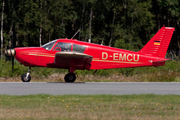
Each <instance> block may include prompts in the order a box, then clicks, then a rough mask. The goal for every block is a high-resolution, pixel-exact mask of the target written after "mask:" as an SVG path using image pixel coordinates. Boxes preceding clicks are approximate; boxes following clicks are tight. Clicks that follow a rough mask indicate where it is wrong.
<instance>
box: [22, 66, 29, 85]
mask: <svg viewBox="0 0 180 120" xmlns="http://www.w3.org/2000/svg"><path fill="white" fill-rule="evenodd" d="M30 73H31V67H29V70H28V72H27V73H25V74H23V75H22V76H21V80H22V81H23V82H30V81H31V76H30Z"/></svg>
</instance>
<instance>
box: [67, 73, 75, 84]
mask: <svg viewBox="0 0 180 120" xmlns="http://www.w3.org/2000/svg"><path fill="white" fill-rule="evenodd" d="M64 80H65V81H66V82H74V81H75V80H76V75H75V74H74V73H68V74H66V75H65V77H64Z"/></svg>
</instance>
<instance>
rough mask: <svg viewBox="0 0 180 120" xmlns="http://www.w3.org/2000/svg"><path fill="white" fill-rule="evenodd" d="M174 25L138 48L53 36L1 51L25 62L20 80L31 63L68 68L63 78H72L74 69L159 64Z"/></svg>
mask: <svg viewBox="0 0 180 120" xmlns="http://www.w3.org/2000/svg"><path fill="white" fill-rule="evenodd" d="M174 29H175V28H172V27H162V28H161V29H160V30H159V31H158V32H157V33H156V34H155V35H154V37H153V38H152V39H151V40H150V41H149V42H148V43H147V44H146V45H145V46H144V47H143V48H142V49H141V50H140V51H138V52H134V51H128V50H124V49H119V48H113V47H108V46H103V45H98V44H93V43H87V42H82V41H78V40H75V39H57V40H53V41H51V42H49V43H47V44H45V45H43V46H42V47H19V48H15V49H9V50H7V51H6V52H5V54H6V55H8V56H15V58H16V59H17V60H18V61H19V62H20V63H22V64H23V65H24V66H29V70H28V72H27V73H26V74H23V75H22V76H21V79H22V81H23V82H29V81H30V80H31V76H30V71H31V67H36V66H37V67H49V68H62V69H69V73H68V74H66V75H65V77H64V80H65V81H66V82H74V81H75V80H76V75H75V74H74V71H75V70H77V69H79V70H85V69H86V70H92V69H93V70H99V69H112V68H127V67H144V66H163V65H164V64H165V62H166V61H167V60H170V59H166V58H165V55H166V51H167V49H168V46H169V43H170V41H171V37H172V35H173V32H174Z"/></svg>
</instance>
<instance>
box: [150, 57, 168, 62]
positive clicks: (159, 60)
mask: <svg viewBox="0 0 180 120" xmlns="http://www.w3.org/2000/svg"><path fill="white" fill-rule="evenodd" d="M168 60H171V58H168V59H158V60H154V61H153V63H160V62H166V61H168Z"/></svg>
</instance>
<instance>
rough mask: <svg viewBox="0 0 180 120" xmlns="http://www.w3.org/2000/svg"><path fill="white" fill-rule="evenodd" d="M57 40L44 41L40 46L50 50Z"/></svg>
mask: <svg viewBox="0 0 180 120" xmlns="http://www.w3.org/2000/svg"><path fill="white" fill-rule="evenodd" d="M56 41H57V40H53V41H51V42H49V43H46V44H45V45H43V46H42V47H43V48H44V49H46V50H51V48H52V47H53V46H54V44H55V43H56Z"/></svg>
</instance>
